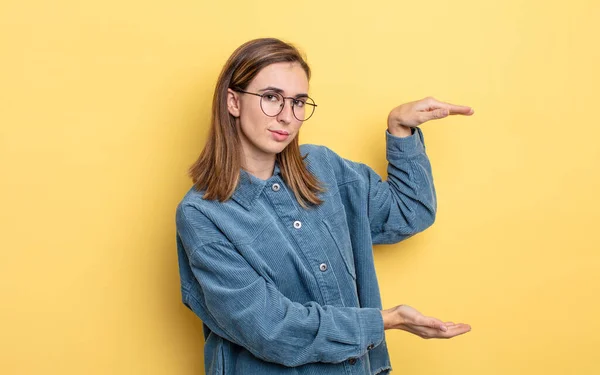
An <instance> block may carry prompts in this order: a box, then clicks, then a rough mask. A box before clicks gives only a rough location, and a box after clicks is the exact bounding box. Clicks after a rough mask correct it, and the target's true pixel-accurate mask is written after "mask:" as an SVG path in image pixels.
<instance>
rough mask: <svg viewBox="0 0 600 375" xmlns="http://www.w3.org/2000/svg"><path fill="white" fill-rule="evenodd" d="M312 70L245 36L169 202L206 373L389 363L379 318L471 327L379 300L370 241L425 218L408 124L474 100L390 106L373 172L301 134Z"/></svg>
mask: <svg viewBox="0 0 600 375" xmlns="http://www.w3.org/2000/svg"><path fill="white" fill-rule="evenodd" d="M309 79H310V69H309V67H308V65H307V64H306V62H305V61H304V59H303V58H302V56H301V55H300V53H299V52H298V50H297V49H296V48H294V47H293V46H291V45H289V44H287V43H284V42H282V41H280V40H277V39H257V40H252V41H250V42H247V43H245V44H244V45H242V46H240V47H239V48H238V49H237V50H236V51H235V52H234V53H233V55H232V56H231V57H230V58H229V60H228V61H227V63H226V64H225V66H224V68H223V70H222V72H221V75H220V76H219V79H218V82H217V85H216V89H215V94H214V98H213V106H212V120H211V128H210V135H209V137H208V141H207V144H206V146H205V147H204V150H203V151H202V153H201V155H200V157H199V159H198V160H197V161H196V163H195V164H194V165H193V166H192V167H191V168H190V175H191V177H192V179H193V181H194V187H192V188H191V189H190V191H189V192H188V193H187V194H186V195H185V197H184V198H183V200H182V201H181V203H180V204H179V206H178V207H177V213H176V223H177V248H178V254H179V265H180V275H181V290H182V294H183V302H184V303H185V304H186V305H187V306H188V307H189V308H190V309H191V310H192V311H194V313H196V314H197V315H198V316H199V317H200V318H201V319H202V322H203V323H204V336H205V340H206V342H205V348H204V354H205V357H204V359H205V369H206V372H207V373H208V374H260V375H266V374H320V375H322V374H325V375H326V374H381V373H388V372H389V371H390V370H391V365H390V360H389V356H388V350H387V347H386V343H385V337H384V330H386V329H402V330H405V331H408V332H410V333H413V334H416V335H419V336H421V337H423V338H450V337H454V336H456V335H460V334H462V333H465V332H468V331H469V330H470V327H469V326H468V325H466V324H454V323H452V322H442V321H440V320H438V319H435V318H432V317H426V316H423V315H421V314H420V313H419V312H418V311H416V310H415V309H413V308H411V307H409V306H406V305H399V306H396V307H394V308H391V309H388V310H382V306H381V299H380V294H379V287H378V284H377V278H376V275H375V268H374V264H373V253H372V245H373V244H381V243H396V242H399V241H401V240H403V239H405V238H407V237H409V236H411V235H413V234H415V233H418V232H420V231H423V230H424V229H426V228H427V227H429V226H430V225H431V224H432V223H433V221H434V218H435V211H436V196H435V190H434V186H433V179H432V175H431V167H430V164H429V160H428V158H427V155H426V153H425V146H424V143H423V134H422V132H421V130H420V129H419V128H418V127H417V126H418V125H420V124H422V123H424V122H426V121H428V120H431V119H437V118H443V117H446V116H448V115H452V114H461V115H471V114H473V111H472V109H471V108H469V107H463V106H456V105H451V104H447V103H443V102H439V101H437V100H435V99H433V98H426V99H423V100H420V101H416V102H412V103H408V104H404V105H401V106H399V107H397V108H394V109H393V110H392V111H391V113H390V114H389V117H388V128H387V132H386V140H387V149H386V155H387V160H388V163H389V164H388V179H387V181H382V179H381V178H380V177H379V176H378V175H377V174H376V173H375V172H374V171H373V170H372V169H371V168H369V167H368V166H366V165H363V164H359V163H355V162H352V161H349V160H346V159H343V158H341V157H340V156H338V155H336V154H335V153H334V152H333V151H331V150H330V149H328V148H326V147H323V146H315V145H303V146H299V143H298V132H299V130H300V128H301V126H302V124H303V122H304V121H307V120H309V119H310V118H311V116H312V115H313V113H314V111H315V108H316V107H317V104H316V103H315V102H314V101H313V99H312V98H310V97H309V95H308V88H309ZM338 125H339V124H338Z"/></svg>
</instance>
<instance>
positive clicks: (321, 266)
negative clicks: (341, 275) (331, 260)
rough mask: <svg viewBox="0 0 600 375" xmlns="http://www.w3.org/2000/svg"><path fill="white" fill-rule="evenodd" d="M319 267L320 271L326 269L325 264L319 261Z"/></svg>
mask: <svg viewBox="0 0 600 375" xmlns="http://www.w3.org/2000/svg"><path fill="white" fill-rule="evenodd" d="M319 269H320V270H321V272H325V271H327V264H325V263H321V265H319Z"/></svg>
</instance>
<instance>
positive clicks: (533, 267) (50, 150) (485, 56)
mask: <svg viewBox="0 0 600 375" xmlns="http://www.w3.org/2000/svg"><path fill="white" fill-rule="evenodd" d="M599 19H600V5H599V2H598V1H592V0H589V1H583V0H579V1H577V0H575V1H570V2H567V3H565V2H548V1H521V0H507V1H495V2H488V1H476V0H458V1H453V2H447V1H442V0H431V1H425V2H423V1H411V2H399V1H392V0H388V1H369V2H364V1H344V2H341V1H340V2H336V1H330V2H327V1H308V0H305V1H300V2H285V1H284V2H282V1H279V2H278V1H271V2H264V1H259V2H256V1H227V2H222V3H218V4H217V2H215V1H169V2H167V1H160V2H159V1H140V0H128V1H123V0H119V1H117V0H109V1H102V2H100V1H96V2H83V1H76V0H61V1H52V2H50V1H39V0H37V1H36V0H32V1H17V0H10V1H7V0H3V1H2V2H1V3H0V61H1V63H0V64H1V65H0V66H1V69H0V164H1V165H0V171H1V173H2V175H1V177H0V178H1V180H0V187H1V194H0V231H1V235H0V249H1V253H0V278H1V280H0V281H1V283H0V293H1V295H0V301H1V305H0V306H1V307H0V324H1V327H0V328H1V329H0V373H2V374H6V375H8V374H186V375H187V374H190V375H191V374H200V373H202V372H203V370H202V369H203V367H202V362H203V357H202V345H203V339H202V332H201V322H200V320H199V319H198V318H196V317H195V316H194V315H193V314H192V313H191V312H190V311H189V310H187V309H186V308H185V307H184V306H183V305H182V304H181V302H180V294H179V276H178V269H177V259H176V249H175V226H174V210H175V207H176V205H177V203H178V202H179V200H180V199H181V197H182V196H183V194H184V193H185V192H186V191H187V189H188V188H189V186H190V181H189V180H188V178H187V177H186V169H187V167H188V166H189V165H190V164H191V163H192V162H193V161H194V159H195V158H196V156H197V155H198V153H199V152H200V150H201V148H202V146H203V144H204V141H205V139H206V129H207V127H206V126H207V123H208V114H209V106H210V100H211V94H212V89H213V85H214V82H215V80H216V77H217V74H218V72H219V70H220V68H221V66H222V64H223V63H224V62H225V60H226V58H227V57H228V56H229V54H230V53H231V52H232V51H233V50H234V49H235V48H236V47H237V46H238V45H240V44H241V43H243V42H245V41H246V40H248V39H251V38H255V37H262V36H275V37H280V38H283V39H285V40H288V41H291V42H294V43H296V44H297V45H298V46H299V47H301V48H302V49H303V50H304V51H305V52H306V54H307V57H308V61H309V63H310V64H311V65H312V68H313V71H314V76H313V80H312V82H311V94H312V96H313V97H314V98H315V99H316V101H317V103H318V104H319V107H318V110H317V113H316V115H315V117H314V118H312V119H311V120H310V122H307V123H306V124H305V127H304V128H303V130H302V134H301V142H304V143H317V144H326V145H328V146H329V147H331V148H332V149H334V150H335V151H337V152H338V153H339V154H341V155H343V156H344V157H347V158H350V159H353V160H357V161H362V162H366V163H367V164H369V165H371V166H372V167H373V168H375V169H376V170H377V171H378V172H380V173H381V174H384V173H385V165H386V164H385V158H384V146H385V144H384V141H385V138H384V131H385V127H386V116H387V113H388V111H389V110H390V109H391V108H392V107H394V106H395V105H398V104H401V103H403V102H407V101H412V100H416V99H420V98H422V97H424V96H428V95H432V96H434V97H436V98H438V99H441V100H446V101H450V102H454V103H458V104H465V105H470V106H472V107H474V108H475V111H476V113H475V116H473V117H470V118H458V117H453V118H450V119H445V120H442V121H439V122H430V123H427V124H425V125H424V126H423V130H424V133H425V137H426V144H427V147H428V153H429V156H430V158H431V161H432V164H433V168H434V177H435V182H436V186H437V191H438V198H439V213H438V218H437V221H436V223H435V224H434V226H432V227H431V228H430V229H428V230H427V231H426V232H425V233H422V234H420V235H418V236H416V237H413V238H411V239H410V240H407V241H405V242H403V243H400V244H398V245H393V246H380V247H377V248H376V249H375V252H376V266H377V270H378V275H379V280H380V283H381V289H382V295H383V299H384V306H385V307H391V306H393V305H396V304H400V303H406V304H410V305H412V306H414V307H416V308H417V309H419V310H421V311H422V312H423V313H425V314H430V315H433V316H437V317H440V318H442V319H445V320H454V321H462V322H467V323H470V324H471V325H472V326H473V330H472V332H470V333H469V334H467V335H465V336H461V337H458V338H455V339H453V340H449V341H432V340H422V339H420V338H417V337H415V336H411V335H409V334H407V333H405V332H401V331H394V332H389V331H388V333H387V340H388V342H389V347H390V351H391V357H392V363H393V366H394V368H395V373H398V374H503V375H504V374H598V373H600V364H599V363H598V361H597V359H595V357H596V356H597V354H598V349H599V347H600V323H599V319H598V316H600V304H599V302H598V300H597V299H598V296H599V295H600V279H599V276H598V271H599V268H600V267H599V266H600V258H599V255H598V252H599V250H600V240H599V230H598V228H597V226H598V223H599V222H600V214H599V212H600V198H598V196H597V195H598V193H599V192H600V189H599V187H600V173H599V169H600V167H599V162H600V151H599V147H598V145H597V143H598V139H599V137H600V130H599V125H600V121H599V120H598V109H597V108H598V99H599V95H598V90H599V89H598V87H600V75H599V73H598V70H599V67H600V52H599V51H600V49H599V47H598V38H599V37H600V26H599V23H598V20H599Z"/></svg>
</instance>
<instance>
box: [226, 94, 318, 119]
mask: <svg viewBox="0 0 600 375" xmlns="http://www.w3.org/2000/svg"><path fill="white" fill-rule="evenodd" d="M232 90H233V91H236V92H240V93H243V94H249V95H254V96H258V97H260V110H261V111H262V112H263V113H264V114H265V116H269V117H277V116H279V114H280V113H281V112H283V109H284V108H285V102H286V99H291V100H292V102H291V104H290V105H291V106H292V114H293V115H294V118H295V119H296V120H298V121H302V122H304V121H306V120H308V119H309V118H311V117H312V116H313V115H314V114H315V108H316V107H317V105H316V104H315V100H314V99H313V98H311V97H310V96H303V97H304V98H308V99H310V100H312V103H304V105H312V106H313V110H312V113H311V114H310V116H308V117H307V118H305V119H304V120H300V119H299V118H298V116H296V112H295V111H294V100H298V98H294V97H292V96H283V95H281V94H280V93H278V92H275V94H277V95H280V96H281V97H282V98H283V105H282V106H281V108H280V109H279V112H277V114H275V115H269V114H267V112H265V110H264V108H263V105H262V100H263V98H264V97H265V96H266V95H273V94H272V93H271V92H268V93H264V94H258V93H255V92H249V91H245V90H241V89H232Z"/></svg>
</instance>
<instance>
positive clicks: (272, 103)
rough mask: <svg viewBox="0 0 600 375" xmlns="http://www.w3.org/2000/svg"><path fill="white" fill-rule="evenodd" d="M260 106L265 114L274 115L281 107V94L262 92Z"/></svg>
mask: <svg viewBox="0 0 600 375" xmlns="http://www.w3.org/2000/svg"><path fill="white" fill-rule="evenodd" d="M260 107H261V108H262V110H263V112H264V113H265V115H267V116H271V117H275V116H277V115H278V114H279V113H280V112H281V110H282V109H283V96H281V95H280V94H278V93H276V92H267V93H264V94H263V96H262V98H261V99H260Z"/></svg>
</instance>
